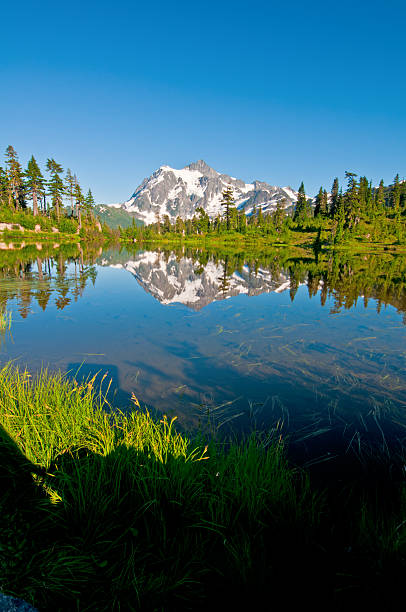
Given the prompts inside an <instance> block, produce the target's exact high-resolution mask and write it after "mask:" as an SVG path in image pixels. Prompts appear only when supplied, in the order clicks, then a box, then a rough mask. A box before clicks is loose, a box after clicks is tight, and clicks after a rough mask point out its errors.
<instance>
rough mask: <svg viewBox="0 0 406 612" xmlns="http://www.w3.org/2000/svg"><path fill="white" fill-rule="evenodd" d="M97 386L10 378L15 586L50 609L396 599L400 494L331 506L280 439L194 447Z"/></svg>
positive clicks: (2, 391)
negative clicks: (393, 580)
mask: <svg viewBox="0 0 406 612" xmlns="http://www.w3.org/2000/svg"><path fill="white" fill-rule="evenodd" d="M99 389H100V387H99V386H98V385H96V379H94V378H92V379H88V380H87V381H85V382H82V383H78V382H75V381H71V380H69V379H68V378H67V377H66V376H64V375H62V374H59V373H57V374H52V375H50V374H48V373H47V372H46V371H42V372H41V373H40V374H38V375H37V376H35V377H32V376H31V375H30V374H29V373H28V372H27V371H22V370H18V369H16V368H15V367H13V366H12V365H11V364H9V365H6V366H5V367H4V368H3V369H2V370H1V371H0V424H1V427H0V465H1V470H0V486H1V488H2V493H3V494H2V495H1V496H0V521H1V523H0V524H1V526H2V527H1V530H0V552H1V554H0V585H1V588H2V590H4V591H5V592H7V593H10V594H15V595H18V596H22V597H24V598H25V599H27V600H29V601H31V602H32V603H34V604H35V605H36V606H37V607H38V608H39V609H42V610H55V609H61V610H73V609H77V610H86V611H88V610H95V611H96V610H97V611H100V610H106V611H107V610H109V611H110V610H190V609H193V610H197V609H203V608H205V609H207V607H208V606H210V607H211V608H213V609H219V607H226V608H227V606H228V608H227V609H230V607H234V609H236V610H238V609H244V608H246V606H247V605H249V604H251V605H252V604H253V603H254V604H259V602H261V601H263V600H264V598H266V597H269V594H270V593H271V594H272V601H273V602H274V601H276V600H278V594H280V598H281V601H283V603H284V604H285V606H286V605H287V606H288V607H289V604H290V603H292V602H297V600H298V601H300V602H301V603H302V604H303V603H304V602H306V601H308V602H310V603H311V602H312V603H313V604H314V602H315V600H317V598H319V600H320V601H323V602H324V603H332V604H334V603H336V602H339V603H340V602H344V604H346V603H348V601H351V602H354V601H355V600H357V597H358V596H359V597H360V599H361V600H362V601H363V602H364V603H366V602H367V599H366V598H367V597H368V598H369V599H368V601H371V602H379V601H380V595H382V601H385V602H386V604H387V603H388V601H389V599H390V598H391V597H392V598H393V599H394V601H395V600H396V599H395V598H396V594H397V591H396V588H394V589H392V590H389V594H388V589H387V584H388V582H387V580H388V571H387V568H390V570H391V573H392V574H391V575H392V576H395V574H397V573H398V574H399V575H401V573H402V572H404V570H405V569H406V568H405V562H404V555H403V553H402V551H403V543H404V541H405V533H406V531H405V528H404V523H402V521H404V519H403V516H404V510H405V509H406V499H405V496H404V494H403V493H402V494H401V495H400V497H399V499H398V500H397V502H396V503H395V501H393V500H392V501H393V503H392V506H391V505H390V503H389V500H388V499H387V497H384V498H383V499H385V504H382V503H381V502H380V501H379V498H378V497H375V503H374V504H371V501H370V499H368V498H367V497H365V496H361V497H360V498H359V499H358V498H357V496H356V495H354V494H353V493H351V492H348V491H346V492H345V495H343V494H341V493H339V494H338V495H337V496H336V497H335V498H334V499H333V500H332V501H331V503H327V502H328V496H327V495H326V494H325V493H320V492H319V491H318V490H317V489H315V488H312V487H311V484H310V479H309V476H308V475H306V473H305V472H304V471H302V470H300V469H297V468H293V467H291V466H289V464H288V462H287V458H286V453H285V447H284V443H283V441H282V438H281V436H280V430H278V429H276V430H274V431H271V432H265V433H262V434H256V433H253V434H251V435H250V436H249V437H247V438H245V439H243V440H240V441H237V440H226V441H225V442H224V443H219V442H212V441H206V440H205V439H203V438H201V439H199V438H198V439H196V440H194V441H193V440H191V439H189V438H187V437H186V436H183V435H181V434H179V433H178V432H177V431H176V429H175V420H174V419H172V420H168V419H167V418H166V417H162V419H160V420H154V419H153V418H152V417H151V415H150V414H149V413H148V412H146V411H142V410H141V409H140V406H139V403H138V400H137V399H136V397H135V396H133V404H134V410H133V411H132V412H131V413H129V414H123V413H122V412H120V411H117V410H114V409H113V408H112V407H111V406H110V405H109V404H108V403H107V401H106V398H105V395H104V394H103V393H102V392H101V391H100V390H99ZM401 488H402V491H404V487H403V485H402V487H401ZM380 525H384V531H382V530H381V529H380ZM382 534H383V535H382ZM348 551H350V552H348ZM399 584H402V582H401V581H400V582H399Z"/></svg>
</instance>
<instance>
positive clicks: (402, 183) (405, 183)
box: [400, 181, 406, 211]
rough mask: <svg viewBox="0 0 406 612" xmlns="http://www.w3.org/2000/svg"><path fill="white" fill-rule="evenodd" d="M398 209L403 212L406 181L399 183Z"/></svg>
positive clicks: (405, 198) (405, 200) (405, 203)
mask: <svg viewBox="0 0 406 612" xmlns="http://www.w3.org/2000/svg"><path fill="white" fill-rule="evenodd" d="M400 207H401V209H402V210H403V211H404V210H405V209H406V181H402V182H401V188H400Z"/></svg>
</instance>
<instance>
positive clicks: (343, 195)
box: [121, 172, 406, 249]
mask: <svg viewBox="0 0 406 612" xmlns="http://www.w3.org/2000/svg"><path fill="white" fill-rule="evenodd" d="M346 178H347V185H346V188H345V190H343V189H342V188H341V187H340V185H339V182H338V179H337V178H336V179H334V182H333V185H332V188H331V192H330V193H328V192H327V191H326V190H325V189H323V188H322V187H320V190H319V192H318V194H317V196H316V197H315V198H314V199H313V200H312V199H310V198H308V197H307V195H306V193H305V188H304V185H303V182H302V183H301V185H300V187H299V191H298V199H297V202H296V204H295V206H293V207H288V206H287V202H286V201H285V202H284V201H283V200H281V201H278V202H277V204H276V206H275V208H274V210H273V211H272V212H267V213H266V214H265V213H264V212H263V210H262V207H261V206H258V207H257V206H255V205H254V208H253V210H252V212H251V214H250V215H249V216H247V215H246V214H245V212H244V210H239V209H237V208H236V206H235V204H234V199H233V191H232V189H231V188H229V189H226V190H224V191H223V194H222V202H221V204H222V207H223V214H219V215H217V217H215V218H214V219H213V218H210V217H209V215H208V214H207V213H206V211H205V210H204V209H203V208H201V207H200V208H198V209H197V210H196V214H195V215H194V217H193V218H191V219H186V220H185V219H182V218H181V217H177V218H176V220H175V221H172V222H171V220H170V218H169V217H168V216H167V215H165V216H163V217H162V219H161V218H159V216H158V217H157V220H156V222H155V223H153V224H151V225H148V226H146V227H145V226H144V227H143V226H136V225H135V222H134V223H133V225H132V226H131V227H128V228H125V229H122V230H121V238H122V240H123V241H124V242H139V243H142V242H185V243H188V244H192V243H195V244H203V243H207V244H229V245H230V246H231V245H233V244H235V245H237V246H238V245H241V244H250V243H255V244H256V245H257V246H258V247H264V246H266V245H273V244H284V245H292V246H293V245H303V246H309V245H311V246H316V248H318V247H320V248H362V247H371V246H373V245H376V246H378V247H379V246H390V247H391V248H394V249H402V247H405V246H406V182H405V181H401V180H400V178H399V175H396V176H395V178H394V182H393V184H392V185H390V186H387V187H385V185H384V183H383V180H382V181H381V182H380V184H379V186H378V187H377V188H375V187H373V186H372V183H371V181H368V179H367V178H366V177H357V175H356V174H354V173H353V172H346Z"/></svg>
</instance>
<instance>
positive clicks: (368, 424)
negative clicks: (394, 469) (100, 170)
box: [0, 245, 406, 457]
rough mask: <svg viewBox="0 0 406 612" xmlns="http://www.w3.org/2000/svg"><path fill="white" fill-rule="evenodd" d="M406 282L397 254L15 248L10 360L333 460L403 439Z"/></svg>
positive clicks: (8, 300)
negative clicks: (288, 440)
mask: <svg viewBox="0 0 406 612" xmlns="http://www.w3.org/2000/svg"><path fill="white" fill-rule="evenodd" d="M405 279H406V259H405V258H404V257H401V256H396V255H391V254H388V253H382V254H363V255H358V256H356V255H347V254H338V253H335V254H331V253H325V252H323V253H318V254H317V255H315V254H313V253H299V254H298V253H296V252H290V251H287V250H281V249H279V250H275V251H270V252H268V253H264V254H255V256H251V255H246V254H244V253H238V252H233V251H224V252H218V251H210V252H208V251H204V250H201V249H200V250H190V249H183V250H182V249H179V250H178V251H170V250H167V251H165V250H145V249H144V250H139V251H137V250H131V251H129V250H126V249H124V248H123V249H121V250H120V249H118V248H115V249H114V248H110V249H106V250H104V251H102V249H100V248H95V249H94V250H93V251H87V252H86V251H85V252H84V251H83V250H82V249H81V248H80V247H79V246H77V245H72V246H69V247H65V248H62V247H58V246H56V247H55V248H53V246H52V245H51V246H45V245H36V246H32V247H25V248H24V249H21V250H13V251H11V250H3V251H1V252H0V306H1V307H2V308H7V309H8V310H10V311H11V312H12V317H13V321H12V327H11V330H10V332H3V334H2V336H1V337H0V341H1V348H0V358H1V361H2V363H3V364H4V363H5V362H7V361H9V360H10V359H13V360H15V362H16V363H18V364H20V365H23V366H27V368H28V369H29V370H30V371H36V370H38V369H40V368H42V367H48V368H49V369H51V370H53V369H61V370H62V371H66V372H69V375H70V376H75V377H76V378H77V379H80V378H82V377H87V376H93V375H94V374H95V373H99V380H101V379H102V376H103V375H106V378H105V379H104V382H103V385H104V387H103V388H104V389H105V390H107V385H108V382H109V381H111V386H110V389H109V392H108V397H109V400H110V401H111V402H112V403H113V404H114V405H116V406H119V407H121V408H123V409H127V408H128V406H129V405H130V403H131V402H130V398H131V395H132V393H134V394H135V395H136V397H137V398H138V400H139V402H140V404H141V405H142V406H147V407H149V408H150V409H151V410H153V411H157V412H158V413H165V414H168V415H170V416H174V415H176V416H177V417H178V421H179V424H180V426H181V427H182V428H184V429H186V430H192V429H194V428H198V427H207V426H208V425H209V426H210V428H211V431H212V432H221V431H223V430H224V431H229V430H230V428H231V429H233V430H234V431H236V432H240V431H243V430H244V431H247V430H250V429H252V428H255V429H257V430H264V431H265V430H266V429H267V428H269V427H275V424H276V423H279V427H281V428H282V427H283V428H285V430H286V431H288V432H290V433H292V434H294V435H295V436H296V440H300V441H301V443H302V446H306V447H307V446H308V445H309V444H311V445H312V446H313V447H314V448H316V449H317V452H316V455H317V456H318V457H324V456H326V457H327V456H328V455H329V454H330V453H331V452H332V451H331V448H332V446H334V444H336V443H337V440H341V443H342V447H343V448H344V449H348V448H349V447H351V446H354V445H355V446H357V445H358V446H359V447H360V446H361V444H362V443H363V439H364V438H363V436H364V437H365V436H369V435H370V436H372V437H373V436H375V437H376V439H377V440H378V441H379V440H381V442H382V445H385V444H386V443H387V440H388V439H391V437H392V438H395V437H396V438H397V439H399V437H401V436H402V435H403V430H404V424H405V419H404V407H405V397H406V396H405V390H406V371H405V363H406V345H405V312H406V287H405ZM282 424H283V425H282ZM383 428H384V432H383Z"/></svg>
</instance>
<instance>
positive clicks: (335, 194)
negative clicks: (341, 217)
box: [330, 177, 339, 217]
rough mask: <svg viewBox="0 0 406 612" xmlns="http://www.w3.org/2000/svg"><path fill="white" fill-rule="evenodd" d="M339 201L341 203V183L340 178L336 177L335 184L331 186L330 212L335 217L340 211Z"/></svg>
mask: <svg viewBox="0 0 406 612" xmlns="http://www.w3.org/2000/svg"><path fill="white" fill-rule="evenodd" d="M338 203H339V185H338V178H337V177H336V178H335V179H334V181H333V186H332V188H331V209H330V214H331V216H332V217H335V216H336V214H337V212H338Z"/></svg>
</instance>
